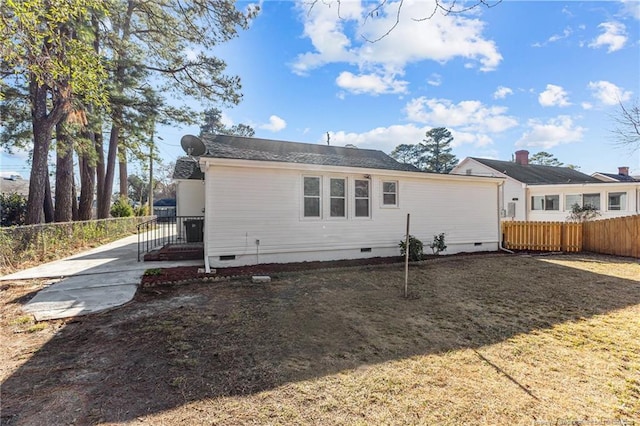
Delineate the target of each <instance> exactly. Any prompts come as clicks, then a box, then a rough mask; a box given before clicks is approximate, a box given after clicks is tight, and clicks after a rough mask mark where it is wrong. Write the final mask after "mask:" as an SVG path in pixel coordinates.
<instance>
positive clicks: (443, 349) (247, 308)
mask: <svg viewBox="0 0 640 426" xmlns="http://www.w3.org/2000/svg"><path fill="white" fill-rule="evenodd" d="M403 277H404V271H403V268H402V267H401V266H394V265H391V266H382V267H375V268H373V267H366V266H362V267H358V268H356V269H350V270H344V271H308V272H304V273H302V272H301V273H299V274H294V275H285V276H282V277H280V278H277V279H275V280H274V281H273V282H272V283H270V284H266V285H265V284H261V285H253V284H250V283H249V282H248V280H234V281H228V282H215V283H194V284H187V285H157V286H150V287H146V288H142V289H141V290H140V291H139V293H138V294H137V295H136V298H135V300H134V301H133V302H132V303H130V304H128V305H126V306H123V307H121V308H120V309H117V310H113V311H110V312H107V313H103V314H99V315H93V316H88V317H81V318H77V319H74V320H71V321H57V322H47V323H43V324H44V325H40V324H34V323H33V322H32V321H31V320H30V318H29V317H26V316H24V315H23V314H22V313H21V311H20V309H19V307H20V305H21V304H22V303H24V301H25V300H26V299H27V298H28V297H30V294H31V293H32V292H33V291H34V290H36V289H37V288H38V286H40V285H41V283H37V282H34V283H31V284H29V285H26V286H25V285H22V286H16V285H6V286H3V287H2V291H0V303H1V307H0V312H1V314H2V316H1V317H0V323H1V326H2V331H1V335H0V337H1V342H0V351H1V353H3V354H4V355H3V358H2V362H1V365H0V380H1V382H2V388H1V395H0V396H1V399H0V401H1V404H2V405H1V407H0V409H1V413H0V414H1V416H2V417H1V423H2V424H7V425H42V424H47V425H57V424H67V425H68V424H77V425H82V424H121V423H132V424H153V425H155V424H178V423H183V424H225V425H226V424H228V425H235V424H309V423H312V424H451V425H454V424H462V423H467V424H528V425H530V424H532V423H533V424H535V423H534V422H538V423H537V424H557V422H558V421H576V420H591V421H595V420H598V421H600V420H614V419H618V420H620V419H624V420H626V421H628V423H627V424H630V422H631V421H632V420H637V419H639V418H640V264H639V263H638V262H637V261H633V260H629V259H622V258H614V257H605V256H578V255H574V256H544V257H530V256H494V255H492V256H472V257H451V258H443V259H438V261H435V262H425V263H422V264H421V265H417V266H415V265H414V266H412V267H411V271H410V290H411V292H412V295H413V296H414V297H413V298H411V299H410V300H406V299H404V298H402V297H401V294H402V290H401V289H402V283H403Z"/></svg>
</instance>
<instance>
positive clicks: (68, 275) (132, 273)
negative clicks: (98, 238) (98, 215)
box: [0, 235, 204, 321]
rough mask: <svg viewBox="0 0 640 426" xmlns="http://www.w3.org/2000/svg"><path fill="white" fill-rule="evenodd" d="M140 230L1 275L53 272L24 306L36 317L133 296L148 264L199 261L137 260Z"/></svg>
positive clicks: (79, 311)
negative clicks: (74, 253)
mask: <svg viewBox="0 0 640 426" xmlns="http://www.w3.org/2000/svg"><path fill="white" fill-rule="evenodd" d="M137 257H138V236H137V235H132V236H129V237H126V238H123V239H121V240H118V241H114V242H112V243H109V244H106V245H103V246H100V247H97V248H95V249H92V250H89V251H86V252H83V253H79V254H76V255H74V256H71V257H67V258H66V259H61V260H56V261H54V262H50V263H46V264H43V265H40V266H36V267H35V268H30V269H25V270H23V271H19V272H16V273H14V274H10V275H5V276H2V277H0V281H9V280H27V279H35V278H52V279H60V281H57V282H55V283H54V284H52V285H50V286H48V287H45V288H43V289H42V290H40V291H39V292H38V294H36V296H35V297H34V298H33V299H31V300H30V301H29V302H27V303H26V304H25V306H24V310H25V311H27V312H29V313H31V314H33V315H34V317H35V319H36V320H37V321H42V320H50V319H59V318H69V317H75V316H80V315H87V314H92V313H96V312H100V311H104V310H107V309H111V308H114V307H117V306H120V305H123V304H125V303H127V302H128V301H130V300H131V299H133V296H134V294H135V293H136V289H137V287H138V284H139V283H140V279H141V278H142V275H143V274H144V271H145V270H147V269H151V268H170V267H174V266H189V265H195V266H200V265H203V264H204V261H203V260H181V261H173V262H167V261H157V262H138V259H137Z"/></svg>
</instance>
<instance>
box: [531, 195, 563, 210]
mask: <svg viewBox="0 0 640 426" xmlns="http://www.w3.org/2000/svg"><path fill="white" fill-rule="evenodd" d="M531 210H560V196H559V195H534V196H532V197H531Z"/></svg>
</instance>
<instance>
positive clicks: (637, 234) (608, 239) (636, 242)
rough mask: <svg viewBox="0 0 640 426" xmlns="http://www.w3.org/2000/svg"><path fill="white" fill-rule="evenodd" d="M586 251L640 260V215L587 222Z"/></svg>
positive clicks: (584, 241)
mask: <svg viewBox="0 0 640 426" xmlns="http://www.w3.org/2000/svg"><path fill="white" fill-rule="evenodd" d="M582 229H583V232H582V248H583V250H585V251H593V252H596V253H605V254H614V255H617V256H629V257H636V258H640V215H635V216H626V217H618V218H615V219H605V220H595V221H592V222H585V223H584V224H583V226H582Z"/></svg>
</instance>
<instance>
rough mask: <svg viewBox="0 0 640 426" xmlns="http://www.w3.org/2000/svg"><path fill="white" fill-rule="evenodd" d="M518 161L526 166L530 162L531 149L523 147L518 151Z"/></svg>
mask: <svg viewBox="0 0 640 426" xmlns="http://www.w3.org/2000/svg"><path fill="white" fill-rule="evenodd" d="M516 163H518V164H520V165H521V166H526V165H528V164H529V151H527V150H526V149H521V150H520V151H516Z"/></svg>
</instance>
